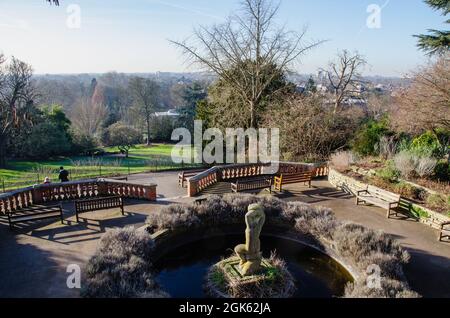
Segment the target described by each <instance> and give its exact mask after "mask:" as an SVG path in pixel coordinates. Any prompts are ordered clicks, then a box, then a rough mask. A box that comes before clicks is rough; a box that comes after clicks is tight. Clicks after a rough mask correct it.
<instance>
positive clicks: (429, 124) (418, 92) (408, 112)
mask: <svg viewBox="0 0 450 318" xmlns="http://www.w3.org/2000/svg"><path fill="white" fill-rule="evenodd" d="M395 106H396V107H395V108H393V110H392V112H393V113H392V115H391V118H392V124H393V125H394V128H396V129H398V130H400V131H404V132H409V133H416V134H418V133H422V132H424V131H426V130H431V131H434V132H437V131H438V129H439V128H444V129H447V130H450V53H449V54H447V55H446V56H442V57H440V58H439V59H438V60H437V61H436V62H434V63H433V64H431V65H429V66H427V67H425V68H423V69H421V70H420V71H418V72H417V73H416V74H414V77H413V79H412V84H411V85H410V86H409V87H408V88H406V89H405V90H403V91H402V92H401V94H399V96H398V97H397V98H396V104H395Z"/></svg>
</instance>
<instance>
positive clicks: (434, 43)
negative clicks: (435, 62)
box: [415, 0, 450, 55]
mask: <svg viewBox="0 0 450 318" xmlns="http://www.w3.org/2000/svg"><path fill="white" fill-rule="evenodd" d="M425 2H426V3H427V4H428V5H429V6H430V7H431V8H433V9H434V10H436V11H441V12H442V15H443V16H447V15H448V14H449V13H450V0H425ZM445 23H447V24H449V23H450V19H448V20H447V21H445ZM428 32H429V34H422V35H415V37H417V38H418V39H419V43H418V44H417V46H418V47H419V48H420V49H421V50H422V51H424V52H426V53H427V54H429V55H441V54H443V53H445V52H448V51H449V48H450V31H449V30H443V31H440V30H433V29H430V30H428Z"/></svg>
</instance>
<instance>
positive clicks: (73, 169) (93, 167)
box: [0, 144, 181, 191]
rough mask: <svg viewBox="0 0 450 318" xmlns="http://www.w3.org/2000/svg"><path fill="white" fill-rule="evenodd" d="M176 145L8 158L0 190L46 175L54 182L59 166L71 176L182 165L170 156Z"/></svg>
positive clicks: (1, 174)
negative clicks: (33, 158) (50, 157)
mask: <svg viewBox="0 0 450 318" xmlns="http://www.w3.org/2000/svg"><path fill="white" fill-rule="evenodd" d="M172 149H173V145H167V144H155V145H153V146H151V147H147V146H145V145H139V146H136V147H135V148H133V149H131V150H130V154H129V158H125V157H124V156H122V155H120V154H115V155H113V153H119V150H118V149H117V148H114V147H112V148H106V149H105V151H107V152H108V153H111V155H107V156H101V157H82V156H76V157H70V158H58V159H54V160H39V161H24V160H14V161H9V162H8V166H7V168H6V169H0V191H1V190H4V189H5V190H8V189H14V188H20V187H24V186H29V185H33V184H37V183H41V182H42V181H43V179H44V178H45V177H47V176H48V177H50V179H51V180H52V181H53V182H55V181H57V177H58V170H59V167H60V166H64V168H66V169H67V170H68V171H69V172H70V179H71V180H77V179H85V178H95V177H107V176H116V175H124V174H132V173H140V172H150V171H162V170H169V169H175V168H181V166H180V165H177V164H175V163H173V161H172V158H171V153H172Z"/></svg>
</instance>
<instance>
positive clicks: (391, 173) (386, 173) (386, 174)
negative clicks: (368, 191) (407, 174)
mask: <svg viewBox="0 0 450 318" xmlns="http://www.w3.org/2000/svg"><path fill="white" fill-rule="evenodd" d="M376 175H377V176H378V177H380V178H382V179H384V180H386V181H389V182H394V181H396V180H398V178H399V177H400V171H398V170H397V169H396V168H395V164H394V162H393V161H389V162H388V163H387V165H386V166H385V167H384V168H383V169H381V170H378V171H377V174H376Z"/></svg>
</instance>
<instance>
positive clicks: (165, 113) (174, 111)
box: [155, 109, 180, 117]
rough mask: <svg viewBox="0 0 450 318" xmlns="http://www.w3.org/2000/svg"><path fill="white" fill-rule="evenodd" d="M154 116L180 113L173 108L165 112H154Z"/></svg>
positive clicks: (178, 114) (172, 115) (168, 115)
mask: <svg viewBox="0 0 450 318" xmlns="http://www.w3.org/2000/svg"><path fill="white" fill-rule="evenodd" d="M155 116H156V117H179V116H180V113H178V112H177V111H176V110H175V109H171V110H168V111H166V112H156V113H155Z"/></svg>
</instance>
